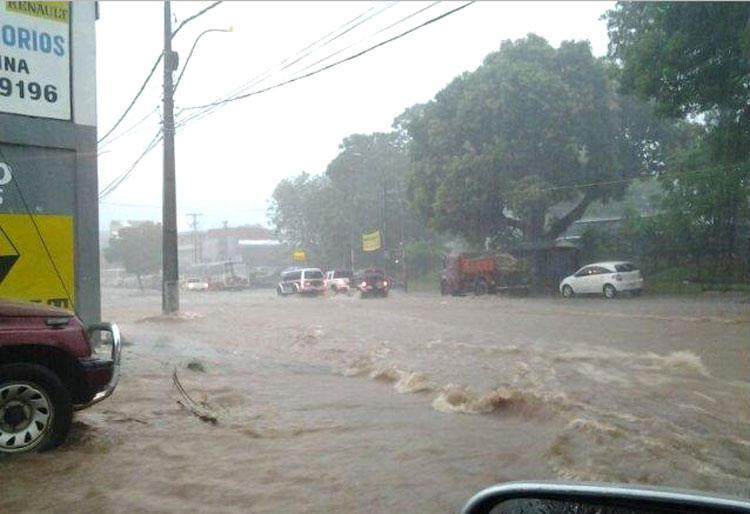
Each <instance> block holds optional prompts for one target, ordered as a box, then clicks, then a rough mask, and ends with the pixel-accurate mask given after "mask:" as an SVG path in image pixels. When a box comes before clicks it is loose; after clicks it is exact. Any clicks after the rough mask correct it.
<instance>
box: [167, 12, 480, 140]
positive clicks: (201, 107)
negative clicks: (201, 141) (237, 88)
mask: <svg viewBox="0 0 750 514" xmlns="http://www.w3.org/2000/svg"><path fill="white" fill-rule="evenodd" d="M475 1H476V0H471V1H470V2H467V3H465V4H463V5H461V6H459V7H456V8H455V9H451V10H450V11H448V12H445V13H443V14H441V15H439V16H436V17H434V18H431V19H429V20H427V21H426V22H423V23H421V24H419V25H417V26H416V27H412V28H411V29H409V30H406V31H404V32H402V33H400V34H398V35H396V36H393V37H391V38H388V39H386V40H385V41H381V42H380V43H377V44H375V45H372V46H370V47H368V48H366V49H364V50H362V51H360V52H357V53H355V54H353V55H350V56H348V57H345V58H343V59H340V60H338V61H336V62H333V63H331V64H328V65H326V66H323V67H322V68H319V69H317V70H313V71H311V72H308V73H305V74H303V75H299V76H296V77H293V78H291V79H288V80H285V81H283V82H279V83H277V84H274V85H271V86H268V87H265V88H262V89H259V90H256V91H252V92H249V93H244V94H241V95H235V96H233V97H230V98H227V99H224V100H217V101H214V102H211V103H208V104H204V105H197V106H192V107H184V108H182V109H181V112H183V111H190V110H204V109H207V108H211V107H214V106H219V105H226V104H228V103H231V102H236V101H238V100H243V99H245V98H249V97H251V96H255V95H259V94H261V93H265V92H267V91H271V90H273V89H277V88H280V87H282V86H285V85H288V84H291V83H293V82H297V81H299V80H302V79H305V78H308V77H312V76H314V75H317V74H319V73H322V72H324V71H326V70H329V69H331V68H334V67H336V66H339V65H341V64H344V63H346V62H348V61H351V60H354V59H357V58H358V57H361V56H363V55H365V54H367V53H369V52H372V51H373V50H375V49H377V48H380V47H381V46H384V45H387V44H389V43H392V42H393V41H396V40H398V39H401V38H403V37H405V36H407V35H409V34H411V33H412V32H415V31H417V30H419V29H421V28H424V27H426V26H428V25H430V24H432V23H435V22H437V21H439V20H442V19H443V18H446V17H448V16H450V15H452V14H455V13H457V12H458V11H461V10H462V9H465V8H466V7H468V6H470V5H471V4H473V3H474V2H475ZM197 118H198V115H196V116H193V117H192V118H188V119H185V120H183V122H182V123H181V127H182V126H184V125H185V124H186V123H188V122H189V121H192V120H193V119H197Z"/></svg>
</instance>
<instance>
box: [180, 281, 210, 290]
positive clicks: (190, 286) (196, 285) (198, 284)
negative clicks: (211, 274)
mask: <svg viewBox="0 0 750 514" xmlns="http://www.w3.org/2000/svg"><path fill="white" fill-rule="evenodd" d="M183 286H184V288H185V290H186V291H208V282H206V281H205V280H203V279H202V278H188V279H187V280H185V283H184V284H183Z"/></svg>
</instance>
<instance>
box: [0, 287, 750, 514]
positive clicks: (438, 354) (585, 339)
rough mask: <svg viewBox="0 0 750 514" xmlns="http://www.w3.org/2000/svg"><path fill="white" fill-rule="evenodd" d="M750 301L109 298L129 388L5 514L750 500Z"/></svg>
mask: <svg viewBox="0 0 750 514" xmlns="http://www.w3.org/2000/svg"><path fill="white" fill-rule="evenodd" d="M749 308H750V304H748V303H747V300H745V301H744V302H743V301H742V299H741V298H736V297H723V296H715V297H701V298H649V297H642V298H638V299H635V298H632V299H631V298H623V299H619V300H615V301H603V300H600V299H574V300H569V301H565V300H560V299H553V298H523V299H516V298H502V297H481V298H475V297H465V298H453V297H440V296H438V295H431V294H416V293H411V294H408V295H405V294H399V292H395V293H394V294H392V296H391V297H390V298H387V299H368V300H360V299H359V298H357V297H346V296H331V297H324V298H312V299H308V298H277V297H276V296H274V295H273V293H272V292H269V291H247V292H238V293H192V294H189V293H183V295H182V310H183V312H184V313H185V315H184V316H183V317H182V319H179V320H164V319H160V318H159V317H158V316H156V315H157V314H158V313H159V309H160V297H159V296H158V294H156V293H154V292H149V293H145V294H140V293H138V292H136V291H133V290H125V289H120V290H114V289H113V290H106V291H104V294H103V311H104V312H103V314H104V317H105V318H106V319H110V320H114V321H117V322H118V323H120V325H121V327H122V329H123V332H124V334H125V336H126V338H127V340H128V344H127V346H126V347H125V349H124V355H125V357H124V359H125V360H124V365H123V376H122V379H121V381H120V385H119V388H118V390H117V392H116V393H115V394H114V395H113V397H112V398H111V399H110V400H109V401H107V402H105V403H102V404H100V405H98V406H96V407H93V408H92V409H90V410H88V411H84V412H81V413H79V414H78V415H77V417H76V421H75V425H74V427H73V430H72V432H71V436H70V438H69V440H68V441H67V443H66V444H65V445H64V446H63V447H62V448H60V449H58V450H56V451H53V452H49V453H45V454H40V455H28V456H23V457H17V458H11V459H5V460H3V461H2V462H0V466H1V468H2V480H0V512H3V513H10V512H64V513H66V514H68V513H70V512H107V513H108V512H113V513H119V512H122V513H137V512H167V513H171V512H175V513H177V512H179V513H183V512H212V513H223V512H227V513H229V512H231V513H240V512H241V513H245V512H273V513H276V512H295V513H297V512H300V513H301V512H321V513H323V512H344V511H353V510H355V509H356V510H358V511H360V512H420V513H421V512H456V511H457V510H458V509H459V508H460V507H461V505H462V504H463V503H464V502H465V501H466V500H467V499H468V498H469V497H470V496H471V495H472V494H474V493H475V492H476V491H478V490H479V489H481V488H483V487H485V486H488V485H490V484H493V483H497V482H502V481H508V480H518V479H573V480H603V481H618V482H639V483H648V484H661V485H669V486H678V487H687V488H692V489H701V490H706V491H715V492H721V493H729V494H735V495H740V496H744V497H750V464H748V463H750V313H749ZM154 316H156V317H154ZM194 360H197V361H199V362H200V364H202V365H203V367H204V369H205V371H204V372H200V371H192V370H190V369H188V368H187V364H189V363H190V362H191V361H194ZM175 368H176V369H177V371H178V374H179V377H180V379H181V381H182V383H183V385H184V386H185V388H186V389H187V390H188V392H189V393H190V394H191V395H192V396H193V397H194V398H195V399H196V400H197V401H199V402H204V404H205V405H206V406H207V408H210V409H212V411H213V412H214V413H215V414H216V416H217V417H218V423H217V424H216V425H211V424H209V423H205V422H203V421H201V420H199V419H198V418H197V417H195V416H194V415H193V414H191V413H190V412H189V411H187V410H186V409H185V408H183V407H181V406H180V405H179V404H178V403H177V400H179V399H180V397H179V395H178V393H177V391H176V390H175V387H174V386H173V383H172V378H171V377H172V371H173V369H175Z"/></svg>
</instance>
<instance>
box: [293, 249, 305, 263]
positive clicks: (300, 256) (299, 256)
mask: <svg viewBox="0 0 750 514" xmlns="http://www.w3.org/2000/svg"><path fill="white" fill-rule="evenodd" d="M306 258H307V255H305V251H304V250H295V251H294V253H293V254H292V260H295V261H298V262H299V261H304V260H305V259H306Z"/></svg>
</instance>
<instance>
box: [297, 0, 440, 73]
mask: <svg viewBox="0 0 750 514" xmlns="http://www.w3.org/2000/svg"><path fill="white" fill-rule="evenodd" d="M439 3H440V0H438V1H437V2H433V3H431V4H430V5H428V6H427V7H423V8H422V9H420V10H418V11H416V12H413V13H411V14H409V15H408V16H405V17H403V18H401V19H400V20H398V21H396V22H394V23H391V24H390V25H388V26H387V27H384V28H382V29H380V30H378V31H377V32H374V33H372V34H370V35H369V36H367V37H366V38H365V39H361V40H359V41H357V42H356V43H352V44H351V45H349V46H346V47H344V48H341V49H339V50H336V51H335V52H333V53H332V54H329V55H327V56H325V57H323V58H322V59H319V60H317V61H315V62H314V63H312V64H308V65H307V66H305V67H304V68H302V69H301V70H299V72H303V71H305V70H309V69H310V68H312V67H313V66H315V65H317V64H320V63H322V62H325V61H327V60H328V59H330V58H331V57H333V56H335V55H338V54H340V53H341V52H345V51H346V50H349V49H350V48H352V47H355V46H357V45H359V44H360V43H363V42H364V41H367V40H368V39H370V38H373V37H375V36H377V35H378V34H382V33H383V32H385V31H386V30H389V29H391V28H393V27H395V26H396V25H400V24H401V23H403V22H405V21H406V20H408V19H410V18H413V17H414V16H417V15H418V14H422V13H423V12H425V11H426V10H427V9H431V8H432V7H435V6H436V5H437V4H439Z"/></svg>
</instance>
